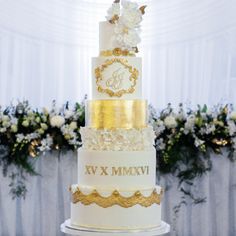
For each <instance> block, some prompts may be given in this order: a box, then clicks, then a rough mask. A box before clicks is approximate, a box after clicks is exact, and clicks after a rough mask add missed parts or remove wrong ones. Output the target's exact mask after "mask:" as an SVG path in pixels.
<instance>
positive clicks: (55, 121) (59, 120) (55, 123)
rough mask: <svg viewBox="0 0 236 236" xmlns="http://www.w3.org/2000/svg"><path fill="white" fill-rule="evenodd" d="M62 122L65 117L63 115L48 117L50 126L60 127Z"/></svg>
mask: <svg viewBox="0 0 236 236" xmlns="http://www.w3.org/2000/svg"><path fill="white" fill-rule="evenodd" d="M64 123H65V118H64V117H63V116H59V115H56V116H53V117H51V119H50V124H51V126H52V127H57V128H60V127H61V126H62V125H64Z"/></svg>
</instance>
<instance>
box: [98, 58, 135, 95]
mask: <svg viewBox="0 0 236 236" xmlns="http://www.w3.org/2000/svg"><path fill="white" fill-rule="evenodd" d="M113 63H120V64H121V65H123V66H124V67H125V68H126V69H128V70H129V73H130V77H129V80H130V81H131V82H132V85H131V86H130V88H129V89H127V90H125V89H121V90H119V91H118V92H114V91H112V90H110V89H105V88H103V87H102V86H101V85H99V82H100V81H102V79H103V78H102V73H103V71H104V70H105V69H106V68H107V67H109V66H110V65H112V64H113ZM138 76H139V71H138V70H137V69H136V68H133V67H132V66H130V65H129V64H128V61H127V60H125V59H122V58H113V59H110V60H109V59H108V60H106V61H105V63H104V64H103V65H102V66H101V67H97V68H96V69H95V78H96V84H97V90H98V92H100V93H107V94H108V95H109V96H110V97H121V96H122V95H123V94H128V93H130V94H132V93H134V91H135V86H136V84H137V79H138Z"/></svg>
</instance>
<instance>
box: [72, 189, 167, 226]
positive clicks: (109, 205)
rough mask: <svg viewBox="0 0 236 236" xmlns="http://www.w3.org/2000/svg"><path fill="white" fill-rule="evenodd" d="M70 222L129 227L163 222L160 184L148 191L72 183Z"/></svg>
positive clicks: (154, 224) (80, 224) (77, 224)
mask: <svg viewBox="0 0 236 236" xmlns="http://www.w3.org/2000/svg"><path fill="white" fill-rule="evenodd" d="M71 190H72V203H71V223H72V224H73V225H76V226H80V227H86V228H96V229H113V230H116V229H117V230H128V229H129V230H130V229H145V228H153V227H157V226H159V225H160V224H161V205H160V202H161V196H162V190H161V188H160V187H159V186H156V187H155V188H151V189H146V190H134V191H121V190H119V191H117V190H114V191H108V190H102V189H99V190H98V189H93V188H86V187H82V186H78V185H74V186H72V189H71Z"/></svg>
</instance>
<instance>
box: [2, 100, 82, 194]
mask: <svg viewBox="0 0 236 236" xmlns="http://www.w3.org/2000/svg"><path fill="white" fill-rule="evenodd" d="M84 113H85V112H84V102H82V103H81V104H78V103H76V104H75V106H74V107H73V108H71V107H70V106H69V104H68V103H67V104H65V105H64V106H63V107H61V108H60V109H59V108H58V107H57V106H56V103H55V102H53V105H52V108H51V110H50V111H48V110H47V109H46V108H44V109H43V110H42V111H38V110H37V109H36V110H33V109H32V108H31V107H30V106H29V103H28V102H27V101H24V102H19V103H18V104H17V105H16V106H14V105H11V106H9V107H7V108H6V109H2V108H1V107H0V165H1V166H2V168H3V174H4V176H8V177H10V179H11V183H10V187H11V193H12V196H13V197H18V196H25V194H26V192H27V189H26V186H25V180H26V177H27V175H37V173H36V171H35V169H34V160H35V159H36V158H37V157H38V156H39V155H40V154H42V153H45V152H47V151H51V150H76V149H77V148H78V147H79V146H81V139H80V133H79V128H80V126H84V120H85V114H84ZM12 167H13V168H12Z"/></svg>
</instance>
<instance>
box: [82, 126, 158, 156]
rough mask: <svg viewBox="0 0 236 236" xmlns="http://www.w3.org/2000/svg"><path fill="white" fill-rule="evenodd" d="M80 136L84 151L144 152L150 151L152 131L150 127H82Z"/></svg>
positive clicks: (152, 142)
mask: <svg viewBox="0 0 236 236" xmlns="http://www.w3.org/2000/svg"><path fill="white" fill-rule="evenodd" d="M80 134H81V138H82V142H83V149H85V150H98V151H101V150H106V151H145V150H152V148H153V145H154V138H155V135H154V131H153V128H152V127H151V126H148V127H147V128H143V129H112V130H107V129H95V128H90V127H82V128H81V129H80Z"/></svg>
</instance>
